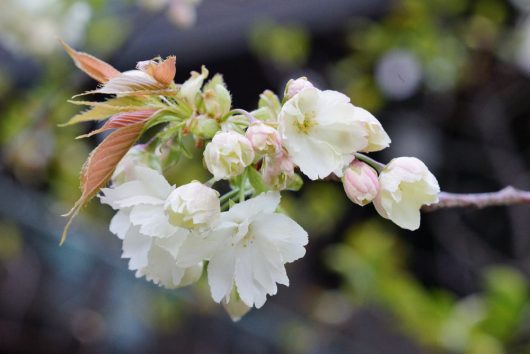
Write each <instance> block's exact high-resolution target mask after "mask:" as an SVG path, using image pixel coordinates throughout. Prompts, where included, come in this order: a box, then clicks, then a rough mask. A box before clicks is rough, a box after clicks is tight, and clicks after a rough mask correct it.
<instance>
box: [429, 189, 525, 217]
mask: <svg viewBox="0 0 530 354" xmlns="http://www.w3.org/2000/svg"><path fill="white" fill-rule="evenodd" d="M514 204H530V191H523V190H519V189H516V188H513V187H512V186H508V187H506V188H503V189H501V190H500V191H497V192H490V193H472V194H460V193H447V192H441V193H440V195H439V201H438V203H435V204H431V205H426V206H424V207H423V208H422V211H427V212H429V211H434V210H438V209H445V208H479V209H480V208H485V207H490V206H500V205H514Z"/></svg>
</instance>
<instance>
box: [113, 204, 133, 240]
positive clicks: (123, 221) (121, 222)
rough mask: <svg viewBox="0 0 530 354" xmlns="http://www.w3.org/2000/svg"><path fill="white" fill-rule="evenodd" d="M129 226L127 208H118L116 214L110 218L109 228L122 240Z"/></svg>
mask: <svg viewBox="0 0 530 354" xmlns="http://www.w3.org/2000/svg"><path fill="white" fill-rule="evenodd" d="M130 228H131V221H130V220H129V211H128V210H123V209H122V210H118V212H117V213H116V215H114V216H113V217H112V219H111V220H110V226H109V230H110V232H112V233H113V234H114V235H116V236H118V238H119V239H121V240H123V239H124V237H125V235H126V234H127V232H128V231H129V229H130Z"/></svg>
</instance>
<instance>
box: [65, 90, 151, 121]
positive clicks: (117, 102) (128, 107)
mask: <svg viewBox="0 0 530 354" xmlns="http://www.w3.org/2000/svg"><path fill="white" fill-rule="evenodd" d="M69 102H70V103H73V104H77V105H85V106H92V108H90V109H88V110H86V111H84V112H81V113H79V114H76V115H75V116H73V117H72V118H70V120H69V121H68V122H66V123H63V124H60V125H59V126H60V127H64V126H68V125H72V124H76V123H79V122H87V121H92V120H103V119H107V118H108V117H110V116H112V115H115V114H119V113H122V112H132V111H140V110H147V109H151V107H150V106H149V105H147V104H145V101H144V100H141V99H138V98H135V97H118V98H113V99H109V100H107V101H104V102H90V101H72V100H71V101H69Z"/></svg>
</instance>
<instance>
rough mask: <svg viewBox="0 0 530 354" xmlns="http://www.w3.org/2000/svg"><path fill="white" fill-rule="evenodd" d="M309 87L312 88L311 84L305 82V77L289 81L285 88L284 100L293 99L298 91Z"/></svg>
mask: <svg viewBox="0 0 530 354" xmlns="http://www.w3.org/2000/svg"><path fill="white" fill-rule="evenodd" d="M309 87H314V86H313V84H312V83H311V82H309V81H308V80H307V78H306V77H301V78H298V79H296V80H293V79H291V80H289V82H288V83H287V85H286V86H285V98H287V99H289V98H291V97H294V96H295V95H296V94H298V93H299V92H300V91H302V90H304V89H306V88H309Z"/></svg>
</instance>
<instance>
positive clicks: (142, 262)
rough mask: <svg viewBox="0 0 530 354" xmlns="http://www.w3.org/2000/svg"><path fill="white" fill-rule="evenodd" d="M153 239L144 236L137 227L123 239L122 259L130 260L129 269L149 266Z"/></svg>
mask: <svg viewBox="0 0 530 354" xmlns="http://www.w3.org/2000/svg"><path fill="white" fill-rule="evenodd" d="M151 245H152V238H151V237H149V236H145V235H142V234H141V233H140V232H139V230H138V228H137V227H132V228H131V229H130V230H129V232H127V234H126V235H125V238H124V239H123V253H122V258H129V269H130V270H136V269H140V268H143V267H145V266H147V264H148V254H149V250H150V249H151Z"/></svg>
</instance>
